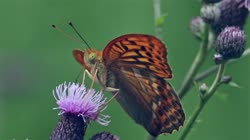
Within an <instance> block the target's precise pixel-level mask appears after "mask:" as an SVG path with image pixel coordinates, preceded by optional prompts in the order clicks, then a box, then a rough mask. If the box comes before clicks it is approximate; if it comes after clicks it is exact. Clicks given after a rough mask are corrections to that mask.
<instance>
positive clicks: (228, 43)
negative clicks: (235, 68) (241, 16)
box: [215, 27, 246, 60]
mask: <svg viewBox="0 0 250 140" xmlns="http://www.w3.org/2000/svg"><path fill="white" fill-rule="evenodd" d="M245 46H246V37H245V33H244V31H242V30H241V29H240V28H239V27H226V28H225V29H224V30H223V31H222V32H221V33H220V34H219V36H218V37H217V40H216V46H215V51H216V52H217V53H219V54H220V55H222V57H223V59H224V60H226V59H232V58H239V57H241V55H242V54H243V52H244V50H245Z"/></svg>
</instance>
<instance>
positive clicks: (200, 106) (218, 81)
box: [179, 63, 225, 140]
mask: <svg viewBox="0 0 250 140" xmlns="http://www.w3.org/2000/svg"><path fill="white" fill-rule="evenodd" d="M224 69H225V64H224V63H223V64H221V65H220V66H219V69H218V72H217V75H216V78H215V79H214V81H213V84H212V85H211V87H210V88H209V90H208V92H207V93H205V95H201V96H200V97H201V98H200V102H199V104H198V105H197V108H196V109H195V111H194V113H193V114H192V115H191V118H190V120H189V121H188V123H187V124H186V127H185V129H184V131H183V133H182V135H181V137H180V139H179V140H184V139H185V138H186V137H187V135H188V134H189V132H190V130H191V129H192V127H193V125H194V123H195V120H196V119H197V118H198V116H199V114H200V113H201V111H202V109H203V108H204V106H205V105H206V103H207V101H208V100H209V99H210V98H211V97H212V95H213V94H214V93H215V91H216V90H217V89H218V87H219V86H220V85H221V84H222V82H221V79H222V76H223V73H224Z"/></svg>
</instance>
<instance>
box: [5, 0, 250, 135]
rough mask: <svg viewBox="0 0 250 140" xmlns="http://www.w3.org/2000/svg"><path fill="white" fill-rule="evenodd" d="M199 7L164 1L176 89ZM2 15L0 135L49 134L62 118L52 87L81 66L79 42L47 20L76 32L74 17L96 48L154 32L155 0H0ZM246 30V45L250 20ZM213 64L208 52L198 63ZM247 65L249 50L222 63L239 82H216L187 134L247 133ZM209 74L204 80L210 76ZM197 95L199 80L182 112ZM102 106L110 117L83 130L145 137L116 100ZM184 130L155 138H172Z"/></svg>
mask: <svg viewBox="0 0 250 140" xmlns="http://www.w3.org/2000/svg"><path fill="white" fill-rule="evenodd" d="M199 7H200V2H199V0H188V1H184V0H163V3H162V11H163V13H166V14H167V18H166V23H165V24H164V26H163V28H164V41H165V42H166V44H167V45H168V50H169V55H168V58H169V63H170V65H171V66H172V69H173V73H174V78H173V79H172V80H171V83H172V84H173V85H174V87H175V88H176V89H177V88H178V87H179V85H180V83H181V80H182V79H183V77H184V75H185V74H186V72H187V70H188V68H189V67H190V65H191V62H192V60H193V58H194V56H195V54H196V52H197V50H198V48H199V43H198V41H196V40H195V39H194V38H193V36H192V35H191V33H190V32H189V28H188V26H189V22H190V19H191V18H193V17H195V16H197V15H199ZM0 17H1V22H0V140H12V139H16V140H24V139H26V138H28V139H32V140H45V139H48V138H49V136H50V134H51V133H52V131H53V129H54V128H55V126H56V124H57V122H58V118H59V116H58V115H57V113H58V111H57V110H52V108H53V107H56V104H55V100H54V98H53V96H52V90H53V89H55V87H56V86H57V85H58V84H60V83H62V82H64V81H74V80H75V78H76V76H77V74H78V73H79V72H80V70H81V67H80V65H79V64H78V63H77V62H76V61H75V60H74V58H73V56H72V50H73V49H76V48H82V45H81V44H77V43H76V42H74V41H72V40H69V39H68V38H66V37H64V36H63V35H62V34H61V33H58V32H57V31H55V30H54V29H53V28H52V27H51V24H56V25H57V26H59V27H61V28H62V29H63V30H64V31H65V32H67V33H69V34H70V35H72V36H74V37H76V38H77V35H76V34H75V33H74V32H73V30H72V29H71V28H70V27H69V26H68V25H67V23H68V21H72V22H73V23H74V24H75V25H76V26H77V28H78V30H79V31H80V32H81V33H82V34H83V35H84V37H85V39H86V40H88V42H89V44H90V46H91V47H93V48H96V49H100V50H102V49H103V48H104V47H105V45H106V44H107V43H108V42H109V41H110V40H112V39H114V38H115V37H117V36H120V35H122V34H126V33H146V34H152V35H154V17H153V2H152V0H74V1H73V0H60V1H56V0H22V1H21V0H9V1H7V0H1V1H0ZM245 30H246V34H248V36H247V39H248V44H247V46H248V48H249V47H250V38H249V35H250V23H249V20H248V24H247V25H246V28H245ZM212 65H214V63H213V61H212V57H210V58H208V59H207V61H206V64H205V65H204V66H203V68H202V69H203V70H205V69H207V68H208V67H210V66H212ZM249 70H250V59H249V58H246V59H243V60H242V61H240V62H237V63H234V64H232V65H230V66H229V67H228V68H227V70H226V73H227V74H229V75H232V76H233V80H234V81H235V82H236V83H238V84H239V85H240V86H241V87H242V88H241V89H237V88H233V87H229V86H223V87H222V88H220V89H219V91H218V93H217V94H216V95H215V96H214V97H213V98H212V99H211V101H210V102H209V103H208V104H207V106H206V107H205V109H204V111H203V112H202V113H201V115H200V117H199V121H198V123H197V124H196V125H195V127H194V128H193V130H192V132H191V133H190V135H189V136H188V139H189V140H201V139H202V140H211V139H213V140H235V139H237V140H246V139H249V132H250V130H249V128H250V123H249V101H250V98H249V93H250V87H249V83H250V78H249V77H250V76H249ZM213 77H214V75H213V76H211V77H210V78H208V80H206V82H207V83H208V84H210V83H211V80H212V79H213ZM88 81H90V80H89V79H88ZM96 87H97V88H98V87H99V86H98V85H96ZM106 95H107V97H110V94H109V93H106ZM197 102H198V92H197V87H196V88H194V89H193V90H192V91H190V92H189V94H188V95H187V96H186V97H185V98H184V100H183V106H184V108H185V112H186V114H187V117H188V116H189V115H190V114H191V113H192V110H194V108H195V106H196V104H197ZM105 114H109V115H110V116H111V117H112V122H111V123H110V125H109V126H107V127H104V126H101V125H99V124H97V123H95V122H93V123H92V124H91V125H90V126H89V127H88V129H87V132H86V138H89V137H90V136H92V135H93V134H95V133H97V132H100V131H110V132H112V133H113V134H115V135H118V136H119V137H120V138H121V139H122V140H141V139H143V138H144V137H145V135H146V131H145V130H144V128H142V127H141V126H139V125H137V124H135V123H134V121H133V120H131V119H130V118H129V117H128V115H127V114H126V113H125V112H124V111H123V110H122V109H121V107H120V106H119V105H118V103H117V102H116V101H112V102H111V103H110V105H109V107H108V109H107V110H106V111H105ZM181 132H182V129H181V130H180V131H179V132H175V133H174V134H172V135H166V136H161V137H160V138H159V140H164V139H168V140H177V138H178V137H179V136H180V134H181Z"/></svg>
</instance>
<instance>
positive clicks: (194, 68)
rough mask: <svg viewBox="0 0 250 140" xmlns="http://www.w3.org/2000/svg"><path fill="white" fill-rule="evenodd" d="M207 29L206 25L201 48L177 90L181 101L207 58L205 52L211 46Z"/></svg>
mask: <svg viewBox="0 0 250 140" xmlns="http://www.w3.org/2000/svg"><path fill="white" fill-rule="evenodd" d="M209 42H210V41H209V27H208V25H206V27H205V34H204V38H203V40H202V42H201V46H200V50H199V52H198V53H197V55H196V57H195V59H194V61H193V63H192V65H191V67H190V69H189V71H188V73H187V74H186V77H185V78H184V80H183V82H182V84H181V86H180V88H179V90H178V93H179V97H180V98H181V99H182V98H183V97H184V96H185V95H186V93H187V91H188V90H189V89H190V87H191V86H192V84H193V78H194V77H195V75H196V74H197V72H198V70H199V68H200V67H201V65H202V64H203V62H204V60H205V58H206V56H207V52H208V49H207V48H209V46H208V45H209V44H212V43H209Z"/></svg>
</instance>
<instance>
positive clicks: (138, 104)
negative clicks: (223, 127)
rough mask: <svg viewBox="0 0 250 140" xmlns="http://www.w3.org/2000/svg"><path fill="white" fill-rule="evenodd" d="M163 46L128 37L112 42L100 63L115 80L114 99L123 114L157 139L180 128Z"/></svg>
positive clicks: (144, 37)
mask: <svg viewBox="0 0 250 140" xmlns="http://www.w3.org/2000/svg"><path fill="white" fill-rule="evenodd" d="M166 56H167V50H166V48H165V45H164V44H163V43H162V42H161V41H160V40H159V39H157V38H155V37H153V36H150V35H141V34H129V35H124V36H121V37H118V38H116V39H114V40H113V41H111V42H110V43H109V44H108V45H107V46H106V48H105V49H104V51H103V63H104V65H105V66H106V68H107V70H110V71H112V73H113V74H114V75H115V77H116V85H118V86H117V87H116V88H118V89H120V90H119V94H118V95H117V96H116V99H117V101H118V102H119V103H120V104H121V106H122V107H123V109H124V110H126V112H127V113H128V114H129V115H130V116H131V117H132V118H133V119H134V120H135V121H136V122H137V123H138V124H141V125H142V126H144V127H145V128H146V129H147V131H148V132H149V133H150V134H151V135H153V136H157V135H159V134H162V133H172V131H173V130H178V129H179V127H180V126H182V125H183V123H184V120H185V114H184V112H183V109H182V106H181V103H180V99H179V97H178V96H177V95H176V93H175V91H174V89H173V88H172V86H171V85H170V84H169V83H168V82H167V81H166V80H165V78H171V77H172V71H171V68H170V66H169V65H168V63H167V58H166Z"/></svg>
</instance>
